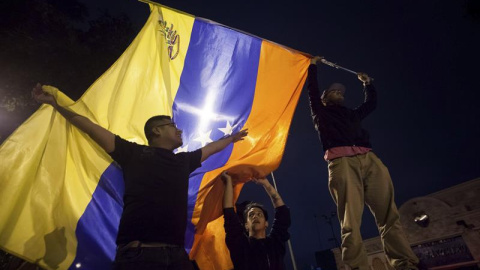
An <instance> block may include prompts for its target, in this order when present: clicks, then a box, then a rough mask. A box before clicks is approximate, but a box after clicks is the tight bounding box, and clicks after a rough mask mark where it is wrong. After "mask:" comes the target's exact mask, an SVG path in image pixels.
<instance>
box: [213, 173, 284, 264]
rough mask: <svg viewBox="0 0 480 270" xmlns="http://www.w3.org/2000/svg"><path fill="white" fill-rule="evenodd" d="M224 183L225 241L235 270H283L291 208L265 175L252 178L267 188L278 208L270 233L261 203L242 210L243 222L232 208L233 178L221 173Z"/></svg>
mask: <svg viewBox="0 0 480 270" xmlns="http://www.w3.org/2000/svg"><path fill="white" fill-rule="evenodd" d="M222 180H223V182H224V183H225V192H224V195H223V215H224V218H225V225H224V227H225V242H226V244H227V247H228V249H229V251H230V258H231V259H232V262H233V266H234V269H235V270H256V269H258V270H269V269H272V270H282V269H286V268H285V263H284V262H283V258H284V257H285V251H286V249H285V242H286V241H288V239H290V234H289V233H288V228H289V227H290V210H289V209H288V207H287V206H286V205H285V203H284V202H283V200H282V198H281V197H280V194H278V192H277V191H276V190H275V188H274V187H273V186H272V185H271V184H270V183H269V182H268V180H267V179H266V178H261V179H253V181H254V182H255V183H257V184H259V185H262V186H263V187H264V188H265V191H266V192H267V194H268V196H270V199H271V200H272V203H273V206H274V207H275V219H274V221H273V226H272V230H271V231H270V234H268V235H267V227H268V213H267V211H266V210H265V209H264V208H263V206H262V205H260V204H258V203H250V204H248V205H247V207H246V208H245V211H244V212H243V217H244V218H243V219H244V222H241V221H240V219H239V217H238V216H237V214H236V213H235V211H234V208H233V181H232V177H231V176H230V175H229V174H228V173H226V172H223V173H222Z"/></svg>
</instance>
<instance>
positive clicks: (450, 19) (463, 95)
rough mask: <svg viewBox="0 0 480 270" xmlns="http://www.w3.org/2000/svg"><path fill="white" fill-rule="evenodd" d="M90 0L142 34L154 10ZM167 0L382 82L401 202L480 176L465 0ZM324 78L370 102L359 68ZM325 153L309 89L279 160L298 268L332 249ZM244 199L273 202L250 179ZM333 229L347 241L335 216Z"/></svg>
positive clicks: (471, 27)
mask: <svg viewBox="0 0 480 270" xmlns="http://www.w3.org/2000/svg"><path fill="white" fill-rule="evenodd" d="M81 2H84V3H85V4H87V6H88V7H89V8H90V14H91V15H92V16H95V14H96V12H95V11H96V10H97V9H98V8H105V9H108V10H109V11H110V12H111V13H113V14H118V13H121V12H124V13H127V14H128V16H129V17H130V18H131V19H132V20H133V21H134V23H135V26H136V28H137V29H138V30H140V28H141V27H142V25H143V23H144V22H145V20H146V18H147V17H148V13H149V10H148V5H146V4H144V3H141V2H137V1H134V0H128V1H127V0H122V1H113V0H109V1H107V0H102V1H98V0H95V1H93V0H92V1H87V0H84V1H81ZM94 2H95V4H92V3H94ZM161 3H162V4H164V5H166V6H169V7H172V8H175V9H178V10H182V11H185V12H187V13H190V14H193V15H195V16H198V17H203V18H207V19H210V20H213V21H216V22H218V23H221V24H224V25H227V26H230V27H232V28H236V29H239V30H242V31H245V32H248V33H251V34H253V35H256V36H259V37H261V38H264V39H268V40H270V41H273V42H276V43H279V44H282V45H285V46H288V47H290V48H293V49H296V50H299V51H302V52H305V53H309V54H312V55H322V56H324V57H325V58H326V59H327V60H329V61H332V62H336V63H338V64H340V65H342V66H345V67H348V68H350V69H353V70H355V71H363V72H366V73H368V74H369V75H371V76H372V77H374V78H375V81H374V84H375V86H376V88H377V90H378V95H379V100H378V106H377V109H376V111H374V112H373V113H372V114H371V115H370V116H369V117H367V119H366V120H365V121H364V128H366V129H367V130H368V131H369V132H370V136H371V142H372V145H373V150H374V152H375V153H376V154H377V155H378V156H379V157H380V159H381V160H382V161H383V162H384V163H385V165H386V166H387V167H388V168H389V170H390V173H391V176H392V179H393V182H394V186H395V196H396V202H397V206H398V207H400V206H401V205H402V204H403V203H404V202H406V201H407V200H410V199H412V198H415V197H419V196H424V195H428V194H430V193H433V192H436V191H439V190H441V189H444V188H448V187H451V186H453V185H456V184H459V183H462V182H465V181H468V180H471V179H474V178H476V177H480V158H479V156H480V155H479V154H478V152H479V150H480V147H479V143H478V141H479V139H480V123H479V120H480V110H479V107H478V104H479V102H478V99H479V98H480V94H479V92H480V79H479V77H480V74H479V71H480V68H479V67H478V66H479V64H480V49H479V48H480V20H479V19H478V17H477V18H476V19H475V18H474V17H472V16H470V15H469V14H468V12H467V9H466V7H465V5H466V1H460V0H455V1H453V0H452V1H438V0H425V1H412V0H405V1H343V0H337V1H318V0H317V1H312V0H309V1H288V2H287V1H266V0H256V1H251V0H244V1H225V0H223V1H212V0H203V1H198V0H197V1H194V0H177V1H173V0H165V1H162V2H161ZM114 5H115V6H114ZM477 15H478V14H477ZM319 80H320V87H321V88H322V89H324V88H326V87H327V86H328V85H329V84H331V83H332V82H342V83H344V84H345V85H346V86H347V92H346V94H345V96H346V105H347V106H348V107H354V106H356V105H359V104H360V103H361V102H362V100H363V93H362V91H361V89H362V87H361V83H360V82H359V81H358V80H357V79H356V76H355V75H353V74H350V73H347V72H344V71H340V70H335V69H333V68H331V67H328V66H325V65H320V66H319ZM265 106H268V104H265ZM323 154H324V153H323V151H322V149H321V143H320V140H319V139H318V135H317V133H316V131H315V129H314V127H313V124H312V121H311V117H310V109H309V106H308V98H307V92H306V90H304V92H303V93H302V96H301V98H300V101H299V104H298V107H297V110H296V112H295V115H294V118H293V121H292V125H291V129H290V135H289V138H288V141H287V146H286V149H285V154H284V157H283V160H282V163H281V164H280V167H279V169H278V170H277V171H275V172H274V173H275V177H276V181H277V185H278V189H279V192H280V194H281V195H282V197H283V199H284V201H285V202H286V204H287V205H288V206H289V207H290V209H291V212H292V220H293V222H292V227H291V230H290V232H291V242H292V245H293V251H294V253H295V258H296V261H297V266H298V268H299V269H310V265H315V258H314V252H315V251H318V250H323V249H329V248H332V247H334V246H335V243H334V242H333V241H330V240H329V238H331V237H332V233H331V231H330V227H329V225H328V224H327V223H326V222H325V221H324V219H323V218H321V217H320V216H321V215H328V216H330V213H331V212H332V211H334V210H335V205H334V203H333V201H332V199H331V196H330V194H329V192H328V189H327V181H328V178H327V167H326V162H325V161H324V160H323ZM240 200H256V201H260V202H263V203H264V204H266V205H268V206H270V204H271V203H270V202H269V200H268V198H267V196H266V193H264V191H263V190H262V189H261V188H260V187H258V186H256V185H254V184H247V185H245V187H244V190H243V192H242V196H241V197H240ZM367 212H368V208H366V213H365V216H366V218H365V219H364V224H363V227H362V233H363V236H364V238H370V237H375V236H377V235H378V232H377V229H376V226H375V224H374V221H373V218H372V217H371V215H370V214H369V213H367ZM315 216H317V217H318V218H315ZM333 226H334V231H335V234H336V237H337V239H338V238H339V225H338V221H337V220H336V218H334V222H333ZM287 257H288V256H287Z"/></svg>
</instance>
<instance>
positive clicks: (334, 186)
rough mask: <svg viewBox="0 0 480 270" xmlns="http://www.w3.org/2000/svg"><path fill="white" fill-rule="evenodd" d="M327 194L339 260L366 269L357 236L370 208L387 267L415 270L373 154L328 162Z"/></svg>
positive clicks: (379, 163) (381, 167) (385, 174)
mask: <svg viewBox="0 0 480 270" xmlns="http://www.w3.org/2000/svg"><path fill="white" fill-rule="evenodd" d="M328 172H329V183H328V187H329V189H330V194H331V195H332V197H333V200H334V201H335V203H336V204H337V213H338V219H339V221H340V226H341V234H342V259H343V261H344V262H345V263H346V264H347V265H349V266H350V267H351V268H359V269H370V267H369V266H368V260H367V255H366V251H365V247H364V246H363V242H362V236H361V235H360V224H361V222H362V214H363V208H364V205H365V204H367V206H368V207H369V208H370V211H371V212H372V214H373V216H374V217H375V221H376V223H377V226H378V230H379V232H380V237H381V239H382V244H383V248H384V251H385V254H386V257H387V259H388V261H389V263H390V264H391V265H392V266H393V267H394V268H395V269H417V267H416V266H415V265H416V264H417V263H418V258H417V257H416V256H415V254H414V253H413V251H412V249H411V248H410V244H409V243H408V241H407V240H406V238H405V235H404V233H403V230H402V227H401V224H400V220H399V214H398V210H397V207H396V206H395V202H394V199H393V184H392V180H391V178H390V174H389V172H388V169H387V167H385V165H383V163H382V161H381V160H380V159H379V158H378V157H377V156H376V155H375V154H374V153H373V152H368V153H366V154H363V155H356V156H351V157H341V158H337V159H334V160H332V161H329V162H328Z"/></svg>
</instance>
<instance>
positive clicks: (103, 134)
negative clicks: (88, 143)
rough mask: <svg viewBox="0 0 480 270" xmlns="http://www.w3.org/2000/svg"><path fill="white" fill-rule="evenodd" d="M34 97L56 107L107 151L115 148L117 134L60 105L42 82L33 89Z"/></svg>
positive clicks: (39, 101)
mask: <svg viewBox="0 0 480 270" xmlns="http://www.w3.org/2000/svg"><path fill="white" fill-rule="evenodd" d="M32 97H33V98H34V99H35V100H36V101H37V102H38V103H44V104H49V105H51V106H52V107H53V108H55V109H56V110H57V111H58V112H59V113H60V114H61V115H62V116H63V117H65V119H67V121H69V122H70V123H71V124H72V125H74V126H76V127H77V128H78V129H80V130H81V131H83V132H85V133H86V134H88V136H90V138H92V139H93V140H94V141H95V142H96V143H97V144H98V145H100V147H102V148H103V149H104V150H105V151H106V152H107V153H111V152H113V150H115V134H113V133H112V132H110V131H108V130H107V129H105V128H103V127H101V126H99V125H97V124H95V123H93V122H92V121H91V120H90V119H88V118H87V117H85V116H82V115H79V114H77V113H75V112H73V111H70V110H68V109H66V108H64V107H62V106H60V105H59V104H58V103H57V101H56V100H55V97H54V96H52V95H50V94H49V93H47V92H45V91H44V90H43V89H42V85H41V84H39V83H38V84H37V85H36V86H35V87H34V88H33V91H32Z"/></svg>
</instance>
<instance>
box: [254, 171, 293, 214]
mask: <svg viewBox="0 0 480 270" xmlns="http://www.w3.org/2000/svg"><path fill="white" fill-rule="evenodd" d="M253 182H255V183H256V184H259V185H262V186H263V187H264V188H265V191H266V192H267V194H268V196H270V199H271V200H272V203H273V206H274V207H275V208H277V207H280V206H283V205H285V203H284V202H283V200H282V197H280V194H279V193H278V192H277V190H275V188H274V187H273V186H272V184H270V182H268V180H267V178H260V179H253Z"/></svg>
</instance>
